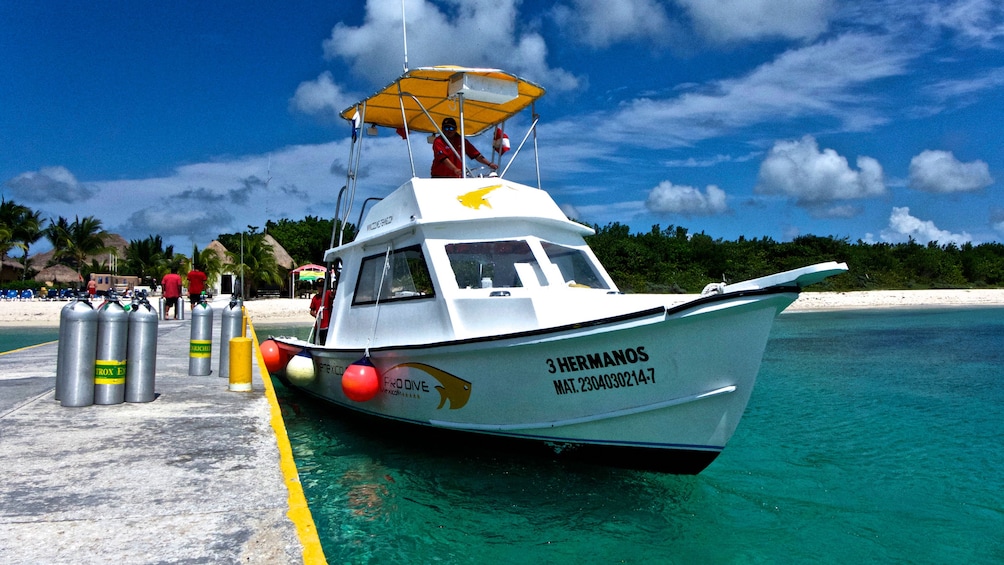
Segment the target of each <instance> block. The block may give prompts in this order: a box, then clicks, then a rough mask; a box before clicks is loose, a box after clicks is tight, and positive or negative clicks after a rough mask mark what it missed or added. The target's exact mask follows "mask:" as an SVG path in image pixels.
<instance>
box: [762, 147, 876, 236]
mask: <svg viewBox="0 0 1004 565" xmlns="http://www.w3.org/2000/svg"><path fill="white" fill-rule="evenodd" d="M857 166H858V170H854V169H852V168H851V167H850V165H849V164H848V163H847V158H846V157H844V156H842V155H839V154H838V153H837V152H836V151H834V150H833V149H824V150H822V151H820V150H819V144H818V143H817V142H816V140H815V138H813V137H812V136H809V135H807V136H805V137H803V138H802V139H800V140H798V141H779V142H777V143H775V144H774V147H772V148H771V150H770V151H769V152H768V153H767V157H766V158H764V160H763V163H761V164H760V176H759V182H758V184H757V187H756V189H755V191H756V192H757V193H758V194H783V195H785V196H788V197H790V198H793V199H794V200H795V202H796V204H798V205H799V206H802V207H805V208H807V209H808V210H809V211H810V212H811V213H813V214H815V215H817V216H829V217H848V216H849V215H854V214H856V213H857V212H856V210H855V209H854V208H852V207H848V206H847V205H846V204H845V205H834V204H835V202H836V201H841V200H856V199H861V198H872V197H875V196H881V195H883V194H885V192H886V189H885V183H884V181H883V174H882V166H881V165H879V162H878V161H876V160H875V159H873V158H871V157H864V156H862V157H858V159H857Z"/></svg>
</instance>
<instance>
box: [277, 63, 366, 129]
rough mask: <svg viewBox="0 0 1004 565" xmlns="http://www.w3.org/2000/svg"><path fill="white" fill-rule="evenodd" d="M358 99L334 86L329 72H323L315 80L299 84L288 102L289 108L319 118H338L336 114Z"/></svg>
mask: <svg viewBox="0 0 1004 565" xmlns="http://www.w3.org/2000/svg"><path fill="white" fill-rule="evenodd" d="M358 98H359V97H358V96H355V95H353V94H347V93H345V92H343V91H342V87H341V86H339V85H337V84H335V81H334V78H333V77H332V76H331V72H330V71H324V72H323V73H321V74H320V75H318V77H317V79H316V80H311V81H304V82H301V83H300V85H299V86H297V87H296V93H295V94H294V95H293V97H292V98H291V99H290V100H289V105H290V108H291V109H293V110H296V111H298V112H302V113H304V114H310V115H313V116H318V117H321V118H330V119H336V118H338V113H339V112H341V111H342V110H344V109H345V108H348V107H349V106H351V105H352V104H353V103H354V102H355V101H356V100H357V99H358Z"/></svg>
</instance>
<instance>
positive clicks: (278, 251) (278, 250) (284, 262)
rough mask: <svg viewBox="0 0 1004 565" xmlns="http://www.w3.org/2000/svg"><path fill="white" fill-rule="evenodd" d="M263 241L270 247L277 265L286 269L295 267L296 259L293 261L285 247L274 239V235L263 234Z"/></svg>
mask: <svg viewBox="0 0 1004 565" xmlns="http://www.w3.org/2000/svg"><path fill="white" fill-rule="evenodd" d="M265 243H267V244H268V245H269V246H270V247H271V248H272V254H273V255H275V262H276V264H277V265H279V266H280V267H282V268H283V269H287V270H289V269H292V268H293V267H296V261H294V260H293V257H292V256H290V254H289V253H288V252H286V249H285V248H283V246H281V245H279V242H278V241H276V240H275V238H274V237H272V236H271V235H269V234H265Z"/></svg>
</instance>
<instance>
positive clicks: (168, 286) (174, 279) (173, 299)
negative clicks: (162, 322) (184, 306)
mask: <svg viewBox="0 0 1004 565" xmlns="http://www.w3.org/2000/svg"><path fill="white" fill-rule="evenodd" d="M160 286H161V288H163V289H164V318H165V319H166V318H167V313H168V312H170V311H171V307H172V306H173V307H174V317H175V318H177V317H178V299H179V298H181V275H179V274H178V268H177V267H171V272H170V273H168V274H166V275H164V278H163V280H161V281H160Z"/></svg>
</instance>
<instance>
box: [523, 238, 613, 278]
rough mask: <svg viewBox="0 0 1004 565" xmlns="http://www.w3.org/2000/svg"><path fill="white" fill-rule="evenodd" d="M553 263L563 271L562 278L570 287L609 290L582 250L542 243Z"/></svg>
mask: <svg viewBox="0 0 1004 565" xmlns="http://www.w3.org/2000/svg"><path fill="white" fill-rule="evenodd" d="M540 243H541V246H542V247H543V248H544V253H546V254H547V258H548V259H550V260H551V263H552V264H554V265H555V266H556V267H558V270H559V271H561V278H562V279H563V280H564V281H565V284H567V285H569V286H579V287H588V288H602V289H609V288H610V287H609V286H608V285H607V283H606V281H604V280H603V277H601V276H600V274H599V271H597V269H596V266H595V265H593V262H592V260H590V258H589V255H587V254H586V253H585V252H584V251H582V250H581V249H575V248H572V247H565V246H564V245H558V244H556V243H548V242H546V241H542V242H540Z"/></svg>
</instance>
